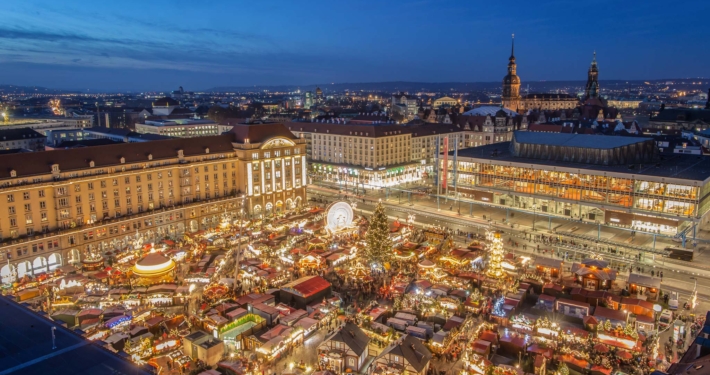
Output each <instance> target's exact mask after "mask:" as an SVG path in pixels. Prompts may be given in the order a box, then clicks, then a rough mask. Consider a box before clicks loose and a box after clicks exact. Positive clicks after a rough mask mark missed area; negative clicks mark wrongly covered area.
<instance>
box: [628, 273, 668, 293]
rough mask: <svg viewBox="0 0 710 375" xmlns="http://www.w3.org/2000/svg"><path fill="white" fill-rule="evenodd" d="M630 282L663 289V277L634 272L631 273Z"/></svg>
mask: <svg viewBox="0 0 710 375" xmlns="http://www.w3.org/2000/svg"><path fill="white" fill-rule="evenodd" d="M628 284H636V285H640V286H645V287H647V288H656V289H661V279H659V278H657V277H651V276H646V275H641V274H638V273H632V274H630V275H629V281H628Z"/></svg>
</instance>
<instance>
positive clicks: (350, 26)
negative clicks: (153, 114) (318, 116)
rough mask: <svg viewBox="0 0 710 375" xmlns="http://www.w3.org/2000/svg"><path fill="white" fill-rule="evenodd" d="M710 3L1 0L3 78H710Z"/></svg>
mask: <svg viewBox="0 0 710 375" xmlns="http://www.w3.org/2000/svg"><path fill="white" fill-rule="evenodd" d="M709 16H710V1H708V0H681V1H679V2H674V3H669V2H667V1H658V0H646V1H636V0H624V1H620V0H597V1H593V2H589V1H578V0H577V1H567V0H552V1H545V0H541V1H529V0H509V1H477V0H467V1H466V0H464V1H454V0H452V1H446V0H431V1H427V0H420V1H404V0H385V1H375V0H370V1H359V0H350V1H345V0H343V1H340V0H331V1H310V0H305V1H237V0H232V1H217V0H210V1H207V0H205V1H199V0H198V1H195V0H192V1H181V0H171V1H162V0H143V1H129V0H113V1H103V0H94V1H85V0H52V1H46V0H22V1H20V0H5V1H2V2H0V83H6V84H17V85H39V86H45V87H50V88H66V89H87V88H91V89H100V90H164V89H173V88H176V87H177V86H179V85H182V86H184V87H185V89H187V90H199V89H207V88H210V87H214V86H248V85H280V84H293V85H306V84H319V83H321V84H322V83H330V82H339V83H343V82H382V81H418V82H451V81H455V82H475V81H499V80H501V79H502V77H503V76H504V75H505V73H506V64H507V59H508V56H509V55H510V36H511V34H512V33H515V41H516V47H515V54H516V57H517V61H518V74H519V75H520V76H521V79H522V80H523V82H525V81H528V82H530V81H535V80H584V79H586V70H587V68H588V66H589V62H590V60H591V58H592V53H593V51H595V50H596V51H597V56H598V58H597V59H598V61H599V69H600V79H601V80H604V79H658V78H685V77H707V76H708V75H710V72H708V70H709V69H710V68H709V67H710V63H709V62H710V38H708V32H709V31H708V17H709Z"/></svg>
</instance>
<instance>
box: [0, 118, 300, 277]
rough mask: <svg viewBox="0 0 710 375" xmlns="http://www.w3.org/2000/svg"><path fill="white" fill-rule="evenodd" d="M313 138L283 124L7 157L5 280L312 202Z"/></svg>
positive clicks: (1, 171) (2, 243)
mask: <svg viewBox="0 0 710 375" xmlns="http://www.w3.org/2000/svg"><path fill="white" fill-rule="evenodd" d="M305 164H306V159H305V141H304V140H300V139H296V137H295V136H294V135H293V134H292V133H291V132H290V131H288V129H286V127H285V126H284V125H283V124H237V125H236V126H234V127H233V129H232V130H231V131H230V132H226V133H224V134H221V135H216V136H209V137H196V138H175V139H168V140H159V141H152V142H140V143H121V144H115V145H107V146H101V147H83V148H76V149H62V150H55V151H46V152H35V153H24V154H3V155H0V165H2V166H3V168H0V213H2V215H0V281H2V282H3V283H7V282H11V281H14V280H16V279H17V278H18V277H23V276H25V275H29V276H33V275H38V274H40V273H46V272H51V271H53V270H55V269H56V268H58V267H61V266H63V265H66V264H76V265H83V263H82V262H83V261H84V260H86V259H87V257H89V256H91V257H92V258H91V259H94V258H95V257H96V256H99V257H100V256H104V257H106V256H107V255H106V254H110V253H111V252H113V251H114V250H118V249H123V248H125V247H127V246H135V244H136V243H141V244H142V243H144V242H152V241H156V242H157V241H159V240H160V239H163V238H165V237H173V238H180V237H181V236H182V233H183V232H186V231H191V232H194V231H198V230H203V229H209V228H214V227H216V226H218V225H220V224H221V223H223V222H225V221H230V220H232V221H233V220H235V219H236V218H238V216H239V215H240V213H242V214H243V215H246V216H247V217H249V216H252V217H257V216H258V217H261V216H263V215H270V214H277V213H283V212H286V211H288V210H291V209H293V208H295V207H298V206H299V205H301V204H303V203H305V194H306V189H305V187H306V178H305V172H306V165H305Z"/></svg>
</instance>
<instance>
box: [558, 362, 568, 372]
mask: <svg viewBox="0 0 710 375" xmlns="http://www.w3.org/2000/svg"><path fill="white" fill-rule="evenodd" d="M557 372H559V373H560V375H569V367H567V364H566V363H564V362H562V363H560V365H559V366H557Z"/></svg>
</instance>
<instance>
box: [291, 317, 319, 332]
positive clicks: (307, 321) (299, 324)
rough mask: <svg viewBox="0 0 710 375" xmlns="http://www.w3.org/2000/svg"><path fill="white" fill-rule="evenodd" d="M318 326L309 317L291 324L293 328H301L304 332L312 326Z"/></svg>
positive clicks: (315, 321)
mask: <svg viewBox="0 0 710 375" xmlns="http://www.w3.org/2000/svg"><path fill="white" fill-rule="evenodd" d="M316 324H318V321H317V320H315V319H312V318H309V317H305V318H301V319H299V320H298V321H297V322H296V323H294V324H293V326H294V327H301V328H302V329H303V330H304V331H308V330H309V329H311V328H312V327H313V326H314V325H316Z"/></svg>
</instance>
